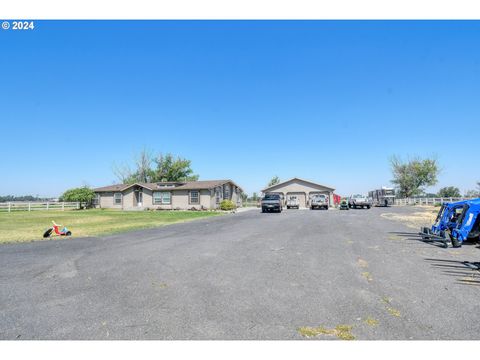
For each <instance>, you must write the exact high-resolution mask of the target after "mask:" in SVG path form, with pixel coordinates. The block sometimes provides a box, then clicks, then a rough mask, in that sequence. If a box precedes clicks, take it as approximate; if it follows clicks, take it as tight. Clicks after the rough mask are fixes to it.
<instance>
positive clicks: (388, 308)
mask: <svg viewBox="0 0 480 360" xmlns="http://www.w3.org/2000/svg"><path fill="white" fill-rule="evenodd" d="M387 311H388V312H389V314H390V315H392V316H395V317H400V316H401V314H400V311H398V310H397V309H394V308H392V307H387Z"/></svg>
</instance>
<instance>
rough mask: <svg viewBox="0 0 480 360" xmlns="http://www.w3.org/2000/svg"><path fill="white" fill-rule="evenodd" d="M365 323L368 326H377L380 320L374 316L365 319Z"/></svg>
mask: <svg viewBox="0 0 480 360" xmlns="http://www.w3.org/2000/svg"><path fill="white" fill-rule="evenodd" d="M364 322H365V324H367V325H368V326H377V325H378V320H377V319H374V318H372V317H368V318H366V319H365V321H364Z"/></svg>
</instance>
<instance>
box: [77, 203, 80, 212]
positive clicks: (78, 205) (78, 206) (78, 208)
mask: <svg viewBox="0 0 480 360" xmlns="http://www.w3.org/2000/svg"><path fill="white" fill-rule="evenodd" d="M77 210H80V202H79V201H77Z"/></svg>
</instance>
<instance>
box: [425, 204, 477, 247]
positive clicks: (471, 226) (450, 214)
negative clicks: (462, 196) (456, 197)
mask: <svg viewBox="0 0 480 360" xmlns="http://www.w3.org/2000/svg"><path fill="white" fill-rule="evenodd" d="M479 225H480V198H479V199H473V200H464V201H458V202H454V203H445V204H443V205H442V207H441V208H440V210H439V211H438V215H437V218H436V219H435V222H434V224H433V225H432V226H431V227H430V228H428V227H423V228H422V229H421V230H420V233H419V235H420V236H421V237H422V239H423V240H424V241H431V242H440V243H443V246H444V247H448V243H449V242H451V243H452V246H453V247H461V246H462V243H463V242H464V241H466V240H469V239H478V237H479V235H480V226H479ZM447 235H448V236H447Z"/></svg>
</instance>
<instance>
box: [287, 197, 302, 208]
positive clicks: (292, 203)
mask: <svg viewBox="0 0 480 360" xmlns="http://www.w3.org/2000/svg"><path fill="white" fill-rule="evenodd" d="M299 207H300V200H299V199H298V197H297V196H296V195H287V209H292V208H295V209H298V208H299Z"/></svg>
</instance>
